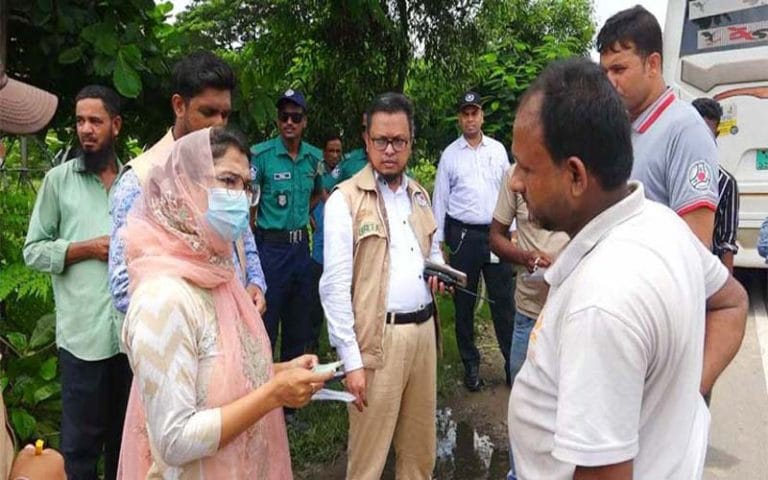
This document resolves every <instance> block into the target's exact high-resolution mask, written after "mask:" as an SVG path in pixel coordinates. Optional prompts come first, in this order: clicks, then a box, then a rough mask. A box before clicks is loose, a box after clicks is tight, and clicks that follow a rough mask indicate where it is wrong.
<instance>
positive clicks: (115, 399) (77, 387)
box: [59, 349, 133, 480]
mask: <svg viewBox="0 0 768 480" xmlns="http://www.w3.org/2000/svg"><path fill="white" fill-rule="evenodd" d="M59 371H60V374H61V404H62V409H61V410H62V412H61V453H62V455H63V456H64V466H65V469H66V471H67V478H68V479H70V480H96V479H97V478H98V477H97V474H96V465H97V463H98V461H99V457H100V456H101V454H102V453H103V454H104V479H105V480H114V478H115V477H116V473H117V461H118V458H119V457H120V442H121V441H122V437H123V421H124V419H125V409H126V406H127V404H128V394H129V392H130V389H131V381H132V379H133V374H132V372H131V367H130V365H129V364H128V358H127V357H126V356H125V355H124V354H122V353H121V354H118V355H115V356H114V357H110V358H107V359H104V360H97V361H86V360H81V359H79V358H77V357H75V356H74V355H72V354H71V353H69V352H68V351H66V350H64V349H60V350H59Z"/></svg>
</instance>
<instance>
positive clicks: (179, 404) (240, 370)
mask: <svg viewBox="0 0 768 480" xmlns="http://www.w3.org/2000/svg"><path fill="white" fill-rule="evenodd" d="M247 154H248V150H247V148H246V147H245V145H244V143H243V142H242V141H241V140H240V139H239V137H238V136H236V135H234V134H233V133H231V132H229V131H226V130H224V129H221V128H213V129H205V130H199V131H196V132H193V133H190V134H188V135H186V136H184V137H183V138H181V139H180V140H179V141H177V142H176V145H175V146H174V149H173V152H172V154H171V157H170V159H169V161H167V162H165V164H164V165H158V166H155V167H153V169H152V171H151V172H150V174H149V176H148V178H147V180H146V182H145V185H144V189H143V191H144V194H143V196H142V198H141V199H139V201H138V202H137V206H136V207H134V209H133V211H132V213H131V214H130V216H129V217H128V222H127V224H126V227H125V231H124V233H123V235H124V238H125V241H126V254H127V258H128V272H129V277H130V281H131V290H132V295H131V304H130V308H129V309H128V313H127V315H126V318H125V324H124V327H123V342H124V343H125V347H126V350H127V354H128V357H129V359H130V362H131V367H132V368H133V371H134V375H135V377H134V384H133V389H132V391H131V398H130V400H129V404H128V412H127V414H126V423H125V428H124V432H123V444H122V450H121V454H120V467H119V472H118V477H119V478H122V479H126V480H138V479H145V478H180V479H201V480H214V479H265V480H273V479H274V480H282V479H290V478H292V474H291V461H290V455H289V451H288V437H287V434H286V430H285V422H284V420H283V413H282V409H281V408H279V407H283V406H287V407H300V406H303V405H306V403H307V402H308V401H309V399H310V396H311V395H312V394H313V393H314V392H315V391H317V389H319V388H320V387H321V386H322V384H323V382H324V381H325V380H327V379H328V378H329V377H330V376H331V375H332V374H315V373H312V371H311V368H312V367H313V366H314V365H316V364H317V357H315V356H314V355H303V356H301V357H298V358H296V359H294V360H292V361H290V362H286V363H278V364H273V363H272V351H271V349H270V344H269V338H268V336H267V333H266V330H265V329H264V325H263V323H262V320H261V317H260V316H259V314H258V312H257V311H256V309H255V308H254V305H253V302H251V301H250V299H249V297H248V294H247V293H246V291H245V289H244V288H243V286H242V284H241V282H239V281H238V280H237V278H236V276H235V271H234V266H233V264H232V252H231V248H232V239H233V238H238V237H239V235H240V234H241V233H242V231H243V229H245V228H248V208H249V206H250V203H251V202H250V195H251V192H250V173H249V166H248V157H247Z"/></svg>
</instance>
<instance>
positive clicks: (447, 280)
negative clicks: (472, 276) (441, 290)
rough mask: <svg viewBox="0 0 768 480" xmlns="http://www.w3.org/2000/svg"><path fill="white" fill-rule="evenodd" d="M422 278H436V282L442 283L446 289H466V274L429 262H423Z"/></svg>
mask: <svg viewBox="0 0 768 480" xmlns="http://www.w3.org/2000/svg"><path fill="white" fill-rule="evenodd" d="M424 277H425V278H429V277H437V279H438V280H440V281H441V282H443V283H444V284H445V286H446V287H466V286H467V274H466V273H464V272H462V271H460V270H456V269H455V268H451V267H449V266H448V265H442V264H440V263H435V262H431V261H429V260H426V261H425V262H424Z"/></svg>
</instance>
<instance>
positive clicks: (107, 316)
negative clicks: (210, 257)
mask: <svg viewBox="0 0 768 480" xmlns="http://www.w3.org/2000/svg"><path fill="white" fill-rule="evenodd" d="M75 111H76V119H77V136H78V140H79V142H80V148H81V150H82V155H81V156H79V157H77V158H75V159H73V160H71V161H69V162H66V163H64V164H62V165H59V166H57V167H55V168H53V169H51V170H50V171H49V172H48V173H47V174H46V175H45V179H44V180H43V184H42V186H41V187H40V192H39V193H38V196H37V200H36V202H35V208H34V210H33V212H32V218H31V220H30V222H29V230H28V231H27V239H26V242H25V243H24V260H25V262H26V263H27V266H29V267H30V268H33V269H35V270H39V271H42V272H48V273H50V274H51V278H52V280H53V293H54V297H55V300H56V345H57V346H58V348H59V371H60V375H61V399H62V419H61V451H62V454H63V455H64V461H65V468H66V472H67V477H68V478H69V479H70V480H72V479H94V480H95V479H96V478H97V470H96V466H97V464H98V460H99V457H100V456H101V454H102V452H103V453H104V456H105V461H104V474H105V477H106V478H108V479H113V478H115V475H116V471H117V461H118V457H119V454H120V441H121V439H122V430H123V420H124V416H125V409H126V404H127V402H128V392H129V390H130V384H131V379H132V375H131V369H130V366H129V365H128V360H127V358H126V356H125V355H124V354H122V353H120V350H119V335H120V332H119V326H120V323H119V317H118V316H117V314H116V311H115V310H114V307H113V306H112V299H111V296H110V294H109V289H108V282H107V263H106V261H107V255H108V253H109V236H108V235H107V234H108V233H109V228H110V219H109V201H108V196H109V189H110V187H111V186H112V184H113V182H114V181H115V178H117V175H118V174H119V171H120V168H121V166H120V163H119V161H118V160H117V157H116V155H115V148H114V141H115V138H116V137H117V135H118V134H119V133H120V127H121V125H122V119H121V117H120V97H119V96H118V95H117V93H115V92H114V91H113V90H112V89H109V88H107V87H103V86H100V85H90V86H87V87H85V88H83V89H82V90H81V91H80V93H78V94H77V97H76V98H75Z"/></svg>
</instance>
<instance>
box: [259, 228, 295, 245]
mask: <svg viewBox="0 0 768 480" xmlns="http://www.w3.org/2000/svg"><path fill="white" fill-rule="evenodd" d="M256 233H257V235H258V236H260V237H261V238H262V239H263V240H264V241H265V242H270V243H292V244H295V243H301V242H303V241H304V240H306V239H307V227H302V228H299V229H298V230H272V229H266V228H259V229H258V230H256Z"/></svg>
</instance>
